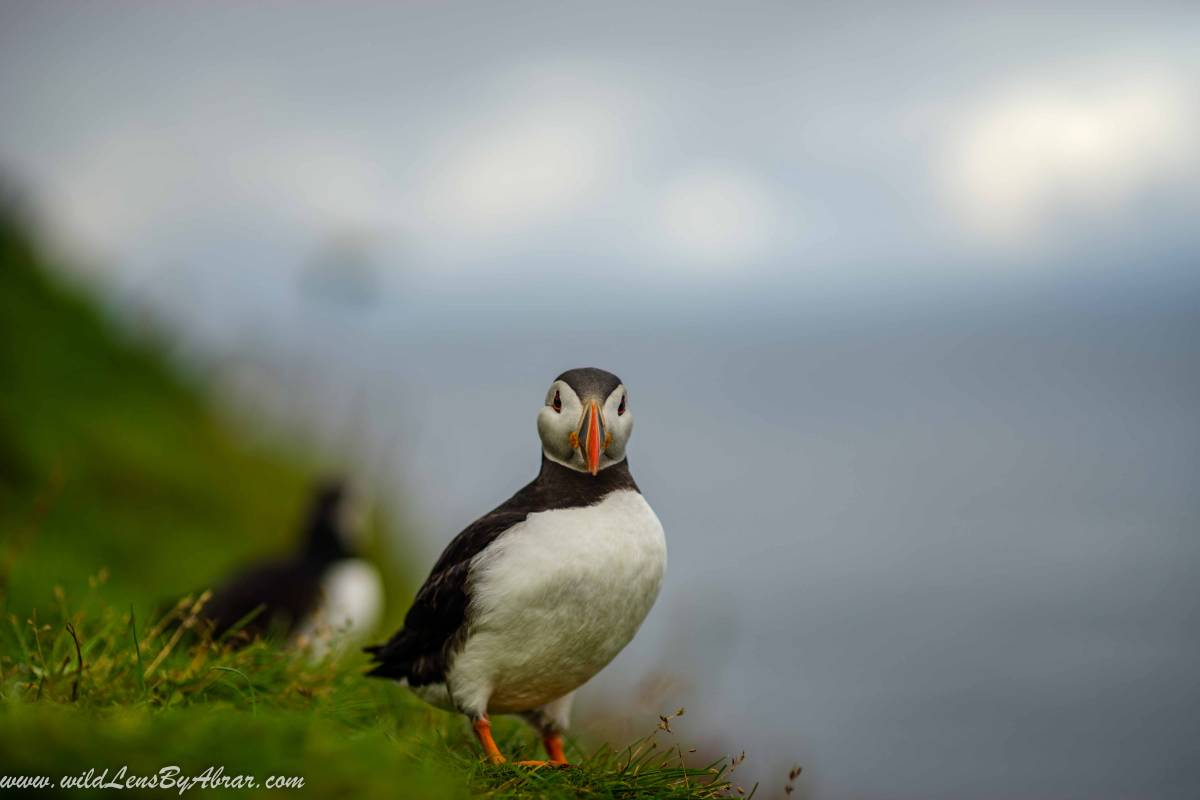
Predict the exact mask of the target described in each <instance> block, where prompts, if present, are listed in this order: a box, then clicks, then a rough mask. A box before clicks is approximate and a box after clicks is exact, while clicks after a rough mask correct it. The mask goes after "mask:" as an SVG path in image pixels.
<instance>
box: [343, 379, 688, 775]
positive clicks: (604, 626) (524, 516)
mask: <svg viewBox="0 0 1200 800" xmlns="http://www.w3.org/2000/svg"><path fill="white" fill-rule="evenodd" d="M537 430H538V436H539V438H540V439H541V450H542V453H541V469H540V471H539V472H538V474H537V477H535V478H534V479H533V480H532V481H531V482H530V483H528V484H527V485H526V486H525V487H524V488H522V489H521V490H520V491H518V492H517V493H516V494H514V495H513V496H512V497H510V498H509V499H508V500H506V501H505V502H503V503H501V504H500V505H499V506H497V507H496V508H495V509H493V510H492V511H490V512H488V513H487V514H484V515H483V516H482V517H480V518H479V519H477V520H475V521H474V522H472V523H471V524H470V525H468V526H467V527H466V529H465V530H463V531H462V532H461V533H459V534H458V535H457V536H456V537H454V539H453V540H452V541H451V542H450V544H449V545H447V547H446V549H445V550H444V551H443V552H442V555H441V557H440V558H438V560H437V563H435V564H434V566H433V569H432V570H431V571H430V573H429V577H428V578H427V579H426V580H425V583H424V584H423V585H422V586H421V588H420V589H419V590H418V591H417V594H416V598H415V599H414V600H413V604H412V606H411V608H410V609H409V611H408V614H407V616H406V617H405V619H404V626H403V627H402V628H401V629H400V630H399V631H398V632H397V633H396V634H395V635H394V636H392V637H391V639H389V640H388V641H387V642H386V643H385V644H382V645H377V646H374V647H368V648H366V652H368V653H370V654H371V656H372V659H373V668H372V669H371V670H370V671H369V672H368V673H367V674H368V675H370V676H373V677H378V678H389V679H392V680H395V681H398V682H399V683H401V684H402V685H405V686H407V687H408V688H409V689H410V690H411V691H412V692H413V693H415V694H416V695H417V696H418V697H420V698H421V699H423V700H425V701H426V702H428V703H430V704H431V705H434V706H436V707H439V708H442V709H445V710H448V711H456V712H458V713H460V714H463V715H465V716H466V717H467V719H468V720H469V721H470V723H471V727H472V729H473V730H474V733H475V736H476V737H477V738H478V740H479V744H480V745H481V747H482V749H483V754H484V756H485V757H486V759H487V760H488V761H490V762H492V763H493V764H499V763H503V762H504V761H505V758H504V755H503V754H502V753H501V752H500V750H499V748H498V747H497V746H496V742H495V740H494V739H493V737H492V729H491V722H490V715H491V714H515V715H520V716H521V717H522V718H524V719H525V721H526V722H528V723H529V724H530V725H531V726H532V727H533V728H534V729H535V730H536V731H537V732H538V734H539V735H540V736H541V738H542V742H543V744H544V746H545V749H546V755H547V756H548V760H544V761H520V762H517V763H518V764H522V765H527V766H543V765H554V766H560V765H565V764H566V763H567V759H566V755H565V753H564V751H563V734H564V732H565V731H566V730H567V727H568V724H569V721H570V712H571V703H572V700H573V698H574V695H575V691H576V690H577V689H578V688H579V687H580V686H582V685H583V684H584V683H586V682H587V681H588V680H590V679H591V678H592V677H593V676H594V675H596V673H598V672H599V671H600V670H601V669H603V668H604V667H605V666H606V665H607V664H608V663H609V662H610V661H612V660H613V658H614V657H615V656H616V655H617V654H618V653H619V652H621V650H622V649H624V647H625V646H626V645H627V644H629V642H630V640H632V639H633V636H634V634H635V633H637V630H638V628H639V627H640V626H641V624H642V621H643V620H644V619H645V618H646V615H647V614H648V613H649V611H650V608H651V606H653V605H654V601H655V599H656V598H657V597H658V592H659V588H660V587H661V585H662V580H663V574H664V572H665V570H666V565H667V545H666V539H665V537H664V534H663V527H662V524H661V523H660V522H659V520H658V517H657V516H656V515H655V513H654V511H653V509H651V508H650V505H649V503H647V502H646V499H645V498H644V497H642V493H641V491H640V490H639V489H638V486H637V484H636V483H635V482H634V480H633V475H632V474H631V473H630V471H629V460H628V458H627V457H626V453H625V450H626V446H627V445H628V443H629V436H630V434H631V433H632V432H633V414H632V412H631V410H630V405H629V397H628V393H627V392H626V390H625V384H624V383H622V382H621V380H620V379H619V378H618V377H617V376H616V375H613V374H612V373H610V372H606V371H604V370H601V369H596V368H593V367H585V368H579V369H571V370H568V371H566V372H564V373H562V374H561V375H559V376H558V377H557V378H555V379H554V382H553V383H551V384H550V388H549V389H548V390H547V391H546V397H545V402H544V404H543V405H542V407H541V408H540V409H539V410H538V414H537Z"/></svg>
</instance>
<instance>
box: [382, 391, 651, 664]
mask: <svg viewBox="0 0 1200 800" xmlns="http://www.w3.org/2000/svg"><path fill="white" fill-rule="evenodd" d="M577 371H579V370H572V372H577ZM595 371H596V372H600V370H595ZM565 374H568V373H564V375H565ZM604 374H606V375H607V374H608V373H604ZM618 383H619V381H618ZM571 385H572V387H573V388H574V387H575V384H571ZM617 385H618V384H617V383H614V384H613V388H616V386H617ZM609 391H610V392H611V389H610V390H609ZM620 489H632V490H633V491H635V492H636V491H638V487H637V484H636V483H634V481H633V476H632V475H631V474H630V472H629V463H628V461H622V462H620V463H618V464H614V465H612V466H611V467H608V468H607V469H604V470H601V471H600V473H599V474H597V475H595V476H592V475H589V474H587V473H583V472H576V471H575V470H573V469H570V468H568V467H564V466H562V465H561V464H556V463H555V462H553V461H550V460H549V459H548V458H546V457H545V456H544V455H543V456H542V469H541V471H540V472H539V473H538V476H537V477H536V478H535V479H534V480H533V481H532V482H531V483H529V484H528V485H527V486H525V488H523V489H521V490H520V491H519V492H517V493H516V494H514V495H513V496H512V497H511V498H509V499H508V500H507V501H506V502H504V503H503V504H501V505H500V506H498V507H497V508H496V509H495V510H493V511H491V512H489V513H488V514H485V515H484V516H482V517H480V518H479V519H477V520H475V521H474V522H472V523H471V524H470V525H468V526H467V528H466V529H465V530H464V531H463V532H462V533H460V534H458V536H456V537H454V539H453V540H452V541H451V542H450V544H449V545H448V546H447V547H446V549H445V551H444V552H443V553H442V555H441V557H440V558H439V559H438V560H437V563H436V564H434V565H433V570H432V571H431V572H430V573H429V577H428V578H427V579H426V580H425V583H424V585H422V586H421V588H420V590H419V591H418V592H417V596H416V599H414V600H413V604H412V608H410V609H409V611H408V615H407V616H406V617H405V618H404V627H403V628H401V629H400V631H398V632H397V633H396V635H394V636H393V637H392V638H391V639H389V640H388V642H387V643H386V644H382V645H376V646H375V647H368V648H366V651H367V652H368V653H370V654H371V655H372V656H373V657H374V662H375V667H374V668H373V669H372V670H371V671H370V672H368V673H367V674H368V675H373V676H375V677H380V678H394V679H397V680H398V679H405V680H407V681H408V685H409V686H424V685H426V684H430V683H442V682H444V681H445V679H446V670H447V668H448V666H449V661H450V659H451V658H452V657H453V655H454V652H455V650H456V649H457V647H458V646H459V645H460V644H461V639H462V636H463V635H464V634H465V632H466V628H467V626H468V625H469V622H470V620H469V619H468V615H469V613H470V603H471V580H470V577H471V576H470V569H471V560H472V559H473V558H475V556H477V555H478V554H479V553H480V552H482V551H483V550H484V549H485V548H486V547H487V546H488V545H490V544H491V543H492V542H494V541H495V540H496V539H497V538H498V537H500V536H501V535H503V534H504V532H505V531H507V530H509V529H510V528H512V527H513V526H514V525H516V524H517V523H520V522H524V521H525V518H526V517H528V516H529V515H530V514H533V513H536V512H539V511H550V510H553V509H562V508H579V507H582V506H590V505H595V504H596V503H599V502H600V501H601V500H603V499H604V497H605V496H607V495H608V494H610V493H612V492H615V491H617V490H620Z"/></svg>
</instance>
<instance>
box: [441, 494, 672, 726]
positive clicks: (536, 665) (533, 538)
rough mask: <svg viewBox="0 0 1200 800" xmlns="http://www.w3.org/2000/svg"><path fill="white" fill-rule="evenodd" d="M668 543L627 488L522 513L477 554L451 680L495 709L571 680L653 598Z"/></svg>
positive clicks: (515, 706) (595, 664) (597, 666)
mask: <svg viewBox="0 0 1200 800" xmlns="http://www.w3.org/2000/svg"><path fill="white" fill-rule="evenodd" d="M666 562H667V547H666V539H665V538H664V536H663V529H662V525H661V523H659V521H658V517H657V516H655V514H654V511H653V510H651V508H650V506H649V504H647V503H646V501H645V499H643V497H642V496H641V495H640V494H638V493H637V492H633V491H621V492H614V493H613V494H611V495H609V496H608V497H606V498H605V499H604V500H603V501H602V502H600V503H598V504H596V505H594V506H588V507H585V508H573V509H563V510H558V511H546V512H541V513H537V514H531V515H529V517H528V518H527V519H526V520H525V522H523V523H521V524H520V525H518V526H516V527H515V528H513V529H512V530H510V531H508V532H506V533H505V534H504V535H503V536H502V537H500V539H498V540H497V541H496V542H495V543H493V545H492V546H491V547H489V548H487V550H485V551H484V553H482V554H481V555H480V556H479V557H477V559H476V562H475V564H474V565H473V567H472V570H473V571H472V579H473V588H472V603H473V605H472V615H471V616H472V626H471V631H470V635H469V637H468V639H467V642H466V643H465V645H464V648H463V651H462V652H461V653H460V654H459V656H458V658H456V659H455V662H454V666H453V670H452V671H453V673H454V675H453V676H452V678H451V681H452V684H453V685H454V686H455V693H456V694H458V692H459V691H460V689H461V690H468V689H469V688H470V686H468V685H465V684H472V685H474V684H478V685H479V688H478V691H487V692H488V693H489V698H490V699H489V701H488V706H489V708H490V709H491V710H493V711H497V712H506V711H521V710H526V709H529V708H534V707H537V706H539V705H542V704H544V703H546V702H549V701H551V700H554V699H556V698H558V697H561V696H562V695H564V694H567V693H568V692H571V691H573V690H574V689H576V688H578V687H579V686H580V685H582V684H583V683H584V682H586V681H587V680H588V679H590V678H591V677H592V676H593V675H595V674H596V673H597V672H599V671H600V670H601V669H603V667H604V666H605V665H606V664H608V662H609V661H611V660H612V659H613V658H614V657H615V656H616V655H617V653H619V652H620V651H621V649H622V648H624V647H625V645H626V644H628V643H629V641H630V639H632V638H633V635H634V634H635V633H636V632H637V629H638V628H639V627H640V626H641V624H642V621H643V620H644V619H645V618H646V614H647V613H648V612H649V611H650V607H651V606H652V605H653V604H654V600H655V598H656V597H657V596H658V590H659V587H660V586H661V585H662V578H663V573H664V571H665V569H666Z"/></svg>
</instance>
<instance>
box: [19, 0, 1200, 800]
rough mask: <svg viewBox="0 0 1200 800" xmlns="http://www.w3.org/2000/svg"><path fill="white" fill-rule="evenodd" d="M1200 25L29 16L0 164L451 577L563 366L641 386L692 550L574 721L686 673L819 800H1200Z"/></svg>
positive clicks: (661, 695)
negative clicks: (365, 476)
mask: <svg viewBox="0 0 1200 800" xmlns="http://www.w3.org/2000/svg"><path fill="white" fill-rule="evenodd" d="M1197 40H1200V9H1198V8H1197V7H1196V6H1194V4H1189V3H1182V2H1180V3H1141V4H1132V3H1094V2H1093V3H1058V4H1053V7H1048V6H1047V4H1041V3H1039V4H1034V3H1005V4H989V5H984V4H973V3H956V4H950V3H909V4H890V3H878V4H871V3H837V4H834V3H829V4H814V3H807V4H802V3H794V4H778V5H775V4H747V3H741V4H724V5H718V4H705V3H697V4H686V5H685V4H677V3H659V4H653V5H651V6H644V5H641V4H615V5H614V4H609V5H606V6H596V5H583V4H561V3H557V4H545V5H537V4H520V3H517V4H507V5H504V6H500V5H491V4H487V5H485V4H476V5H465V4H453V3H430V4H417V3H408V4H403V5H396V4H388V5H371V4H354V5H353V6H347V5H345V4H338V5H333V4H328V5H322V4H303V3H286V4H285V3H263V4H259V5H256V6H254V7H250V6H249V5H247V4H237V5H235V4H224V5H217V4H201V3H175V4H170V5H169V6H168V5H165V4H149V3H107V4H88V5H86V6H81V5H77V4H65V3H55V2H38V3H15V2H9V1H8V0H2V1H0V108H3V109H4V114H3V119H2V120H0V170H3V173H4V174H5V175H6V176H8V177H9V179H11V180H14V181H16V182H18V183H19V185H20V186H21V187H22V188H23V190H24V192H25V194H26V196H27V200H28V202H29V204H30V205H31V206H32V208H33V209H34V211H35V213H36V216H37V218H38V220H39V221H40V224H41V227H42V230H43V234H44V236H45V237H46V240H47V241H48V243H49V244H50V246H52V247H53V248H55V249H57V250H58V251H59V252H61V253H62V254H63V256H64V263H65V264H67V265H68V268H69V269H70V270H71V272H72V274H73V275H75V276H76V277H78V278H79V279H81V280H83V281H85V282H87V283H89V284H91V285H93V286H94V287H95V288H96V289H97V290H98V291H99V292H100V293H101V296H103V297H105V298H106V299H107V300H108V301H109V302H110V303H111V305H112V307H113V309H114V311H115V312H116V313H117V315H118V316H119V317H121V318H125V319H129V318H136V319H142V318H143V317H150V318H152V319H154V320H155V321H156V324H157V325H158V326H159V327H160V328H162V329H165V330H166V331H167V332H168V333H169V338H170V341H171V342H172V343H173V347H174V349H175V351H176V353H177V355H179V357H180V360H181V362H182V363H183V364H185V365H187V366H189V367H192V368H195V369H198V370H202V371H203V374H205V375H206V376H207V377H209V378H210V379H211V380H212V382H213V384H214V386H215V390H214V391H215V394H216V395H217V396H218V397H219V398H220V399H221V400H222V402H223V407H224V408H226V409H228V410H229V412H230V414H231V415H232V416H234V417H236V418H237V419H239V420H241V421H242V423H243V424H244V423H245V421H246V420H247V419H249V420H253V421H254V424H253V426H252V430H254V431H255V432H256V433H258V434H260V435H263V436H265V437H268V438H269V437H271V436H275V437H278V438H285V439H292V438H295V437H297V436H299V437H301V438H303V439H305V440H308V441H315V442H316V443H317V444H318V445H319V446H320V447H323V448H326V449H327V450H329V451H338V452H340V453H341V457H342V458H343V459H349V460H350V461H351V462H352V463H354V464H355V465H356V466H357V468H358V469H360V470H365V471H369V472H371V473H372V475H373V477H374V478H375V480H376V481H377V482H379V483H382V484H383V485H384V486H386V487H387V491H388V495H389V497H390V498H391V499H392V501H393V504H398V505H399V506H400V507H401V508H400V511H401V512H402V515H403V517H404V518H405V519H407V520H409V521H410V522H412V521H414V520H415V521H416V523H415V524H413V525H411V526H410V527H411V528H415V529H416V530H417V532H418V533H417V536H418V540H417V541H415V542H406V543H404V546H405V547H410V548H411V547H415V548H417V549H418V550H419V551H420V552H422V553H423V554H424V555H425V556H426V557H427V558H429V559H432V558H433V557H435V556H436V553H437V552H438V550H439V548H440V547H441V546H442V545H443V544H444V543H445V542H446V541H447V540H448V539H449V538H450V537H451V536H452V535H453V534H454V533H455V532H457V531H458V530H459V529H461V528H462V527H463V526H465V525H466V524H467V523H469V522H470V521H471V520H472V519H473V518H474V517H476V516H478V515H479V514H480V513H482V512H484V511H486V510H487V509H488V508H491V507H492V506H494V505H496V504H497V503H498V502H500V501H501V500H503V499H504V497H506V496H508V494H509V493H511V492H512V491H514V490H515V489H516V488H518V487H519V486H520V485H522V484H523V483H524V482H525V481H527V480H528V479H529V478H531V477H532V474H533V471H534V470H535V469H536V464H537V449H536V442H535V440H534V439H533V431H534V426H533V420H534V416H535V413H536V410H537V407H538V405H539V404H540V403H541V402H542V399H543V395H544V392H545V387H546V385H547V384H548V383H549V381H550V380H551V379H552V378H553V377H554V375H556V374H558V373H559V372H561V371H562V370H564V369H566V368H569V367H574V366H580V365H584V364H589V365H596V366H601V367H606V368H608V369H611V370H612V371H614V372H617V373H618V374H619V375H621V377H622V378H623V379H624V380H625V381H626V384H627V386H628V387H629V392H630V405H631V409H632V411H633V413H634V414H635V415H636V416H637V419H638V430H637V433H636V435H635V436H634V439H633V442H632V443H631V448H630V453H631V455H630V458H631V465H632V468H633V471H634V474H635V476H636V477H637V480H638V481H639V484H640V485H641V487H642V489H643V491H644V492H645V493H646V496H647V497H648V498H649V499H650V502H651V504H652V505H653V506H654V508H655V509H656V511H657V513H658V514H659V516H660V518H662V520H663V522H664V525H665V527H666V530H667V535H668V541H669V546H670V549H671V556H670V569H669V574H668V578H667V582H666V584H665V586H664V590H663V596H662V599H661V600H660V602H659V604H658V606H657V607H656V609H655V611H654V612H653V613H652V615H651V617H650V619H649V620H648V621H647V623H646V627H645V628H644V629H643V632H642V633H641V634H640V635H639V637H638V638H637V639H636V640H635V641H634V643H633V645H631V647H630V648H629V649H628V650H627V652H626V653H624V654H622V656H621V657H620V658H619V659H618V661H617V662H616V663H615V664H614V665H613V667H612V668H610V670H608V671H606V673H604V674H603V675H601V676H600V678H599V679H598V680H597V681H596V683H595V685H594V686H589V687H588V688H587V689H585V690H584V692H583V693H582V695H581V700H580V715H579V718H580V719H579V724H580V726H581V728H582V729H584V730H587V725H588V724H589V720H591V724H593V725H596V724H599V723H598V722H596V720H598V719H600V718H602V717H604V712H605V711H606V710H608V709H612V708H621V707H625V706H628V705H630V704H631V703H633V701H632V700H631V699H630V698H637V697H640V696H641V695H640V694H639V693H640V692H643V691H645V687H646V686H655V685H658V683H656V681H660V682H662V685H663V686H665V687H666V688H661V689H660V690H658V691H657V693H653V692H652V694H653V695H654V696H653V702H657V703H661V704H662V707H661V709H658V710H663V709H673V708H675V707H676V706H677V705H679V704H686V705H687V706H688V708H689V711H688V715H687V717H686V718H685V720H683V721H681V722H682V723H686V724H684V726H683V727H684V729H685V730H688V731H690V732H691V733H692V735H694V736H696V737H698V738H701V739H704V741H705V742H707V743H708V744H710V745H711V746H713V747H726V748H740V747H742V746H744V747H746V749H747V750H749V751H750V754H751V757H750V760H749V761H748V762H747V766H746V770H747V772H746V774H747V775H750V776H752V777H754V778H759V779H762V780H764V781H766V783H765V784H764V785H765V786H775V785H779V786H781V785H782V780H777V778H778V776H781V775H782V774H783V773H784V772H785V771H786V769H787V768H788V767H789V766H791V764H792V763H794V762H796V761H799V762H800V763H802V764H803V765H804V766H805V775H806V777H805V778H804V780H803V781H802V785H801V788H800V791H801V792H802V793H804V794H806V795H807V796H809V797H813V798H850V797H872V798H875V797H879V798H910V797H911V798H938V797H945V798H992V797H997V798H999V797H1013V796H1021V797H1056V798H1062V797H1080V798H1084V797H1086V798H1107V797H1112V798H1118V797H1164V798H1166V797H1189V796H1192V795H1193V794H1194V787H1195V786H1196V785H1197V784H1200V774H1198V773H1197V770H1196V767H1195V765H1196V764H1200V754H1198V753H1197V752H1196V746H1195V744H1194V743H1195V742H1197V741H1200V728H1197V723H1196V720H1197V719H1200V691H1198V690H1197V686H1196V682H1195V680H1194V678H1193V677H1192V676H1194V675H1195V674H1197V673H1198V672H1200V649H1198V648H1197V646H1196V644H1195V637H1194V635H1192V631H1194V629H1195V622H1196V619H1197V615H1200V593H1198V592H1197V591H1196V590H1195V587H1196V586H1197V585H1200V542H1198V541H1197V539H1196V537H1195V532H1196V529H1197V523H1200V506H1198V505H1197V502H1196V500H1195V496H1194V495H1195V492H1194V476H1195V474H1196V473H1197V470H1198V469H1200V419H1198V418H1197V414H1196V411H1195V409H1196V408H1200V372H1198V370H1197V368H1196V365H1197V364H1200V314H1197V313H1196V312H1197V305H1198V301H1200V275H1198V274H1197V267H1196V264H1197V258H1196V254H1197V252H1198V251H1200V226H1198V225H1196V219H1197V218H1198V215H1200V144H1198V143H1200V48H1196V47H1195V42H1196V41H1197ZM644 710H645V709H643V711H644ZM649 719H650V724H651V725H652V724H653V720H654V716H653V714H651V715H650V717H649ZM637 732H639V733H640V732H641V731H640V729H639V730H637Z"/></svg>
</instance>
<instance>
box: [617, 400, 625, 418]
mask: <svg viewBox="0 0 1200 800" xmlns="http://www.w3.org/2000/svg"><path fill="white" fill-rule="evenodd" d="M624 413H625V395H621V405H619V406H617V416H618V417H619V416H621V415H622V414H624Z"/></svg>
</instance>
